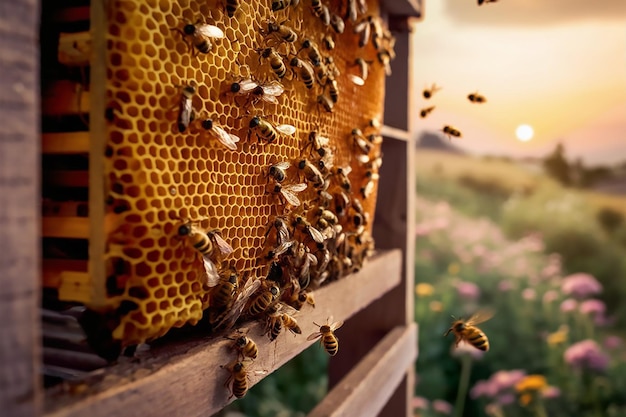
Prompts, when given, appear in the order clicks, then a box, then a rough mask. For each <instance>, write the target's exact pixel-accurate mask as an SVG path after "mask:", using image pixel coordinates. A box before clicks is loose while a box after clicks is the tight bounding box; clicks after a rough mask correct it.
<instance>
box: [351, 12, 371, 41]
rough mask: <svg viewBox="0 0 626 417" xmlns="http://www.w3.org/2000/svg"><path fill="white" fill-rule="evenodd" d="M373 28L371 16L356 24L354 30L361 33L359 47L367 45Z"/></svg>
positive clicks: (358, 33)
mask: <svg viewBox="0 0 626 417" xmlns="http://www.w3.org/2000/svg"><path fill="white" fill-rule="evenodd" d="M370 17H371V16H370ZM371 30H372V29H371V20H370V18H369V17H368V18H365V19H363V20H361V21H360V22H359V23H357V24H356V25H354V29H353V31H354V33H356V34H357V35H359V48H363V47H364V46H365V45H367V43H368V42H369V40H370V34H371Z"/></svg>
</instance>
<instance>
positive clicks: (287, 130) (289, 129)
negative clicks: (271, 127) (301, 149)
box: [276, 125, 296, 136]
mask: <svg viewBox="0 0 626 417" xmlns="http://www.w3.org/2000/svg"><path fill="white" fill-rule="evenodd" d="M276 130H278V131H279V132H280V133H284V134H285V135H289V136H291V135H293V134H294V133H296V127H295V126H292V125H278V126H276Z"/></svg>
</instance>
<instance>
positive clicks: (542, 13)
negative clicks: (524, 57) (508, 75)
mask: <svg viewBox="0 0 626 417" xmlns="http://www.w3.org/2000/svg"><path fill="white" fill-rule="evenodd" d="M431 1H440V0H431ZM445 12H446V15H447V16H448V17H449V18H450V19H451V20H452V21H453V22H454V23H457V24H463V25H481V26H498V27H500V26H511V25H516V26H546V25H560V24H570V23H579V22H584V21H620V20H621V21H626V0H595V1H592V0H498V1H497V2H496V3H485V4H483V5H482V6H480V7H479V6H478V3H477V0H445ZM425 17H426V18H428V3H427V4H426V7H425Z"/></svg>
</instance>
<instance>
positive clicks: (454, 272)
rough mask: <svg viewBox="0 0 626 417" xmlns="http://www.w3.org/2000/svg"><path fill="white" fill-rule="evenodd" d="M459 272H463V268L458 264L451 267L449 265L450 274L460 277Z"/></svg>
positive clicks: (452, 264)
mask: <svg viewBox="0 0 626 417" xmlns="http://www.w3.org/2000/svg"><path fill="white" fill-rule="evenodd" d="M459 271H461V267H460V266H459V264H457V263H456V262H452V263H451V264H450V265H448V274H450V275H458V274H459Z"/></svg>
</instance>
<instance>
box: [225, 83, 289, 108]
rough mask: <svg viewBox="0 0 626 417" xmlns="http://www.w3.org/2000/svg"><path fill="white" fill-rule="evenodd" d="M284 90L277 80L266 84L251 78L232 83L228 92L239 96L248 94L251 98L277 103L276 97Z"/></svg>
mask: <svg viewBox="0 0 626 417" xmlns="http://www.w3.org/2000/svg"><path fill="white" fill-rule="evenodd" d="M284 91H285V87H284V86H283V85H282V84H281V83H280V82H278V81H276V80H274V81H270V82H268V83H266V84H257V83H256V82H255V81H253V80H252V79H246V80H243V81H240V82H235V83H232V84H231V86H230V92H231V93H233V94H236V95H239V96H248V97H249V98H251V99H252V100H255V99H261V100H263V101H265V102H268V103H272V104H278V100H277V97H279V96H280V95H281V94H282V93H283V92H284Z"/></svg>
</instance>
